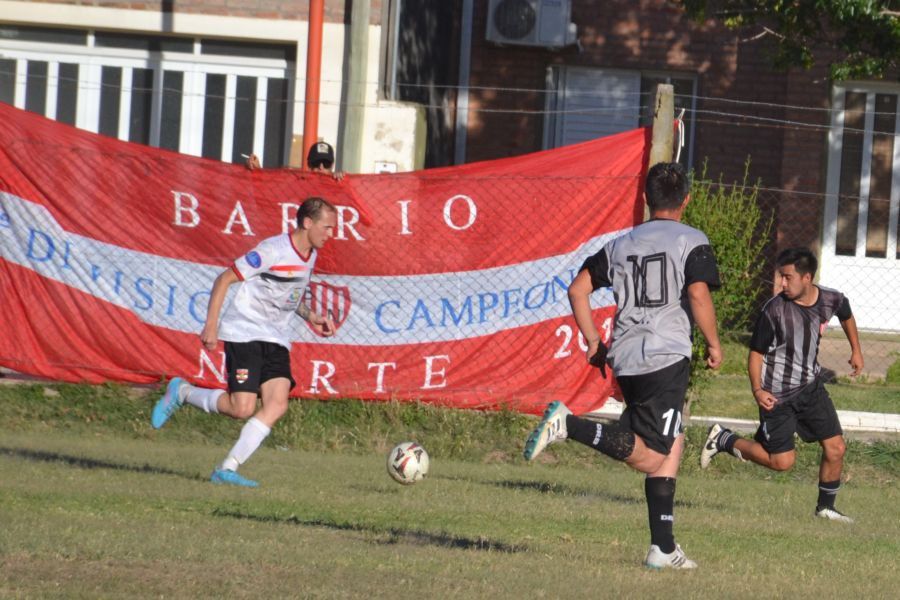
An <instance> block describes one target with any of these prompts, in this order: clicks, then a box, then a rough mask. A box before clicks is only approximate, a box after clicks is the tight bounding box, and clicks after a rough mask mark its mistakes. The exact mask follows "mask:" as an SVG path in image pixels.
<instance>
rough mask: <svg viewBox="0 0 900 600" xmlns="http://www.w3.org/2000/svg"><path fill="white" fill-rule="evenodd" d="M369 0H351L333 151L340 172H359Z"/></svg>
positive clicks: (367, 45) (362, 138) (367, 47)
mask: <svg viewBox="0 0 900 600" xmlns="http://www.w3.org/2000/svg"><path fill="white" fill-rule="evenodd" d="M370 8H371V0H353V7H352V8H351V9H350V39H349V42H346V43H349V44H350V52H349V60H348V61H347V63H348V64H347V74H346V78H347V83H346V84H345V85H346V86H347V105H346V107H344V128H343V131H342V135H341V139H340V140H339V142H338V143H339V146H338V148H337V150H336V152H337V154H338V156H340V158H341V160H340V164H339V166H340V170H341V171H344V172H346V173H359V172H360V171H361V170H362V164H361V161H360V158H361V156H362V145H363V140H365V136H364V135H363V128H364V126H365V116H366V107H365V103H366V74H367V71H366V68H367V66H368V60H369V13H370Z"/></svg>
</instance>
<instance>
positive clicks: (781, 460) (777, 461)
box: [769, 452, 796, 471]
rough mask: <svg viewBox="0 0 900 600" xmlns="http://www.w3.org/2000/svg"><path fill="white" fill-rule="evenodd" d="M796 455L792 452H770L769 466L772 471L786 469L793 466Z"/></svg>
mask: <svg viewBox="0 0 900 600" xmlns="http://www.w3.org/2000/svg"><path fill="white" fill-rule="evenodd" d="M795 458H796V455H795V454H794V453H793V452H785V453H783V454H772V455H770V456H769V468H771V469H772V470H773V471H787V470H789V469H790V468H791V467H793V466H794V460H795Z"/></svg>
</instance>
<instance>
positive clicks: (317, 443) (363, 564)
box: [0, 385, 900, 598]
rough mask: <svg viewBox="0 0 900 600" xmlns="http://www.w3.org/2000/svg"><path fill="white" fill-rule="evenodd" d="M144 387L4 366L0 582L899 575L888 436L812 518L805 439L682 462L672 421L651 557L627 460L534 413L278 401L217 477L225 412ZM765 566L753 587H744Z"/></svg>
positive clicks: (847, 588)
mask: <svg viewBox="0 0 900 600" xmlns="http://www.w3.org/2000/svg"><path fill="white" fill-rule="evenodd" d="M155 394H156V391H155V390H148V391H147V392H146V393H142V392H140V391H134V390H129V389H126V388H122V387H118V386H100V387H87V386H69V385H61V386H44V385H12V386H10V385H7V386H0V507H2V510H0V597H67V598H68V597H76V598H77V597H85V598H94V597H122V596H129V597H132V596H134V597H151V596H152V597H160V596H167V597H181V598H194V597H217V598H218V597H223V596H226V597H230V596H235V597H266V596H268V597H302V598H343V597H348V598H349V597H373V598H386V597H398V598H413V597H416V598H418V597H433V598H451V597H459V598H474V597H498V598H520V597H537V598H554V597H562V596H565V597H573V598H580V597H584V598H588V597H590V598H596V597H661V596H669V595H672V594H673V593H675V592H674V591H677V596H678V597H686V598H690V597H709V595H710V590H725V591H727V595H728V597H735V598H742V597H743V598H751V597H753V598H758V597H759V596H760V594H761V593H762V594H763V595H776V596H778V595H781V596H789V595H800V594H803V595H818V596H821V597H824V598H832V597H851V596H852V597H884V596H885V595H886V594H887V593H888V590H890V589H893V587H894V584H895V578H896V575H895V565H896V556H897V554H898V552H900V540H898V537H897V535H896V527H897V520H896V511H894V510H893V509H891V508H890V507H894V506H897V504H898V501H900V486H898V485H897V482H898V480H900V444H898V443H879V444H872V445H866V444H861V443H855V442H851V443H850V445H849V450H848V455H847V459H846V460H847V467H846V470H845V475H846V479H847V480H848V481H847V482H846V485H845V486H844V489H843V490H842V491H841V495H840V498H839V507H840V508H842V509H844V510H845V511H847V512H848V513H851V514H852V515H853V516H854V517H856V518H857V524H855V525H853V526H849V527H848V526H844V525H842V524H837V523H830V522H823V521H820V520H818V519H814V518H813V517H812V509H813V504H814V502H815V495H816V486H815V482H816V479H817V463H818V450H817V448H816V446H815V445H809V444H804V445H801V446H800V448H799V454H798V460H797V465H796V466H795V468H794V469H793V470H792V471H790V472H788V473H778V474H776V473H771V472H768V471H764V470H762V469H760V468H759V467H756V466H754V465H748V464H743V463H740V462H738V461H736V460H734V459H732V458H730V457H720V458H717V459H716V461H715V462H714V464H713V466H712V468H711V469H710V470H708V471H700V470H699V468H698V467H697V458H698V454H697V453H698V448H699V444H700V443H701V441H702V438H703V431H702V430H701V429H699V428H692V429H689V431H688V446H687V455H686V457H685V461H684V465H683V468H682V473H681V476H680V477H679V480H678V501H677V506H676V514H677V519H678V520H677V525H676V532H677V536H678V540H679V542H680V543H681V544H682V546H683V547H684V548H685V550H686V551H687V552H688V555H689V556H691V557H692V558H694V559H695V560H697V561H698V562H699V563H700V566H701V568H700V570H698V571H697V572H693V573H674V572H661V573H657V572H651V571H648V570H646V569H644V568H642V567H641V566H640V561H641V559H642V558H643V555H644V553H645V552H646V549H647V545H648V539H647V532H646V518H647V517H646V508H645V506H644V500H643V484H642V477H641V476H640V475H639V474H637V473H634V472H632V471H630V470H629V469H627V468H625V467H623V466H622V465H620V464H617V463H614V462H612V461H609V460H607V459H604V458H602V457H599V456H598V455H597V454H596V453H594V452H592V451H590V450H588V449H587V448H584V447H582V446H580V445H578V444H574V443H569V444H559V445H555V446H552V447H551V448H549V449H548V450H547V451H546V452H545V453H544V454H543V455H542V456H541V457H540V460H539V461H537V464H525V463H524V462H523V461H522V459H521V458H520V455H519V453H520V451H521V444H522V441H523V439H524V436H525V434H526V433H527V431H528V429H529V428H530V427H532V426H533V424H534V423H535V420H534V418H532V417H524V416H521V415H516V414H512V413H477V412H467V411H456V410H449V409H437V408H432V407H427V406H420V405H416V404H396V403H383V404H374V403H362V402H355V401H335V402H294V403H292V404H291V409H290V411H289V413H288V415H287V416H286V418H285V419H284V420H283V422H282V423H279V425H278V426H277V427H276V428H275V431H274V432H273V436H271V437H270V439H269V441H267V443H266V444H265V446H264V447H263V448H262V449H260V451H259V452H258V453H257V454H256V455H254V457H253V459H252V460H251V461H250V462H249V463H248V464H247V465H246V466H245V467H244V469H242V471H243V472H244V473H245V474H246V475H247V476H250V477H253V478H256V479H258V480H259V481H260V482H261V483H262V487H261V488H260V489H258V490H245V489H234V488H228V487H218V486H213V485H212V484H210V483H208V482H207V477H208V475H209V471H210V469H211V467H212V465H213V464H215V463H216V462H217V461H218V460H220V459H221V458H222V456H223V454H224V452H225V451H226V450H227V448H228V447H229V446H230V445H231V443H233V440H234V437H235V436H236V435H237V432H238V430H239V427H240V425H239V424H238V423H236V422H233V421H230V420H228V419H226V418H223V417H214V416H209V415H205V414H202V413H200V412H199V411H194V410H191V409H185V410H183V411H181V412H179V413H178V414H177V415H175V417H173V419H172V421H171V422H170V423H169V424H167V425H166V427H165V428H164V429H163V430H161V431H153V430H152V429H151V428H150V427H149V424H148V419H149V409H150V407H151V404H152V400H153V399H154V397H155ZM409 438H415V439H417V440H418V441H420V442H421V443H423V444H424V445H425V447H426V448H427V449H428V450H429V452H430V454H431V458H432V472H431V474H430V476H429V478H428V479H426V480H425V481H424V482H421V483H419V484H416V485H414V486H409V487H403V486H399V485H397V484H395V483H394V482H393V481H392V480H391V479H390V478H389V477H388V475H387V473H386V470H385V452H386V450H387V448H388V447H389V446H390V445H392V444H393V443H396V442H398V441H401V440H403V439H409ZM763 584H764V586H765V589H764V590H761V588H760V585H763Z"/></svg>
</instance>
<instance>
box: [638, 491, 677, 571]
mask: <svg viewBox="0 0 900 600" xmlns="http://www.w3.org/2000/svg"><path fill="white" fill-rule="evenodd" d="M644 494H645V495H646V496H647V512H648V514H649V516H650V543H651V544H655V545H657V546H659V549H660V550H662V551H663V552H665V553H666V554H669V553H671V552H674V551H675V536H674V535H673V534H672V526H673V525H674V524H675V478H674V477H648V478H646V479H645V480H644Z"/></svg>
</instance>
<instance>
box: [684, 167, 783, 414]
mask: <svg viewBox="0 0 900 600" xmlns="http://www.w3.org/2000/svg"><path fill="white" fill-rule="evenodd" d="M749 169H750V161H749V159H748V160H747V163H746V164H745V170H744V180H743V182H741V183H740V184H738V183H734V184H732V185H725V184H723V183H722V181H721V179H720V180H719V181H718V182H714V181H711V180H709V179H708V178H707V174H706V163H704V165H703V169H702V171H701V172H700V173H699V174H696V173H695V174H694V178H693V182H692V184H691V201H690V202H689V203H688V205H687V209H686V210H685V213H684V217H683V218H684V222H685V223H687V224H688V225H691V226H692V227H696V228H697V229H699V230H700V231H703V232H704V233H706V235H707V237H708V238H709V242H710V245H712V248H713V251H714V252H715V254H716V262H717V263H718V265H719V274H720V276H721V279H722V287H721V288H720V289H719V290H718V291H716V292H715V293H714V294H713V303H714V304H715V306H716V317H717V319H718V322H719V329H720V335H721V336H722V337H723V338H737V337H739V336H740V335H741V334H742V333H744V332H745V331H746V329H747V326H748V324H749V323H750V319H751V317H752V315H753V312H754V309H755V308H756V303H757V301H758V298H759V295H760V294H761V293H762V292H763V291H764V287H765V278H764V277H763V276H762V275H763V268H764V267H765V261H764V260H760V258H761V257H762V256H763V254H764V250H765V247H766V244H768V243H769V242H770V241H771V239H770V238H771V232H772V222H773V218H772V216H771V215H769V216H765V215H763V212H762V210H761V209H760V207H759V204H758V203H757V195H758V193H759V184H758V183H756V184H754V185H748V181H747V178H748V172H749ZM723 341H725V340H724V339H723ZM704 351H705V341H704V340H703V339H702V337H701V336H699V335H695V336H694V364H693V369H692V381H691V387H692V394H691V399H694V397H695V396H696V392H697V391H698V390H699V387H700V386H702V382H703V380H704V377H705V375H704V373H705V371H704V368H703V360H704Z"/></svg>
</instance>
